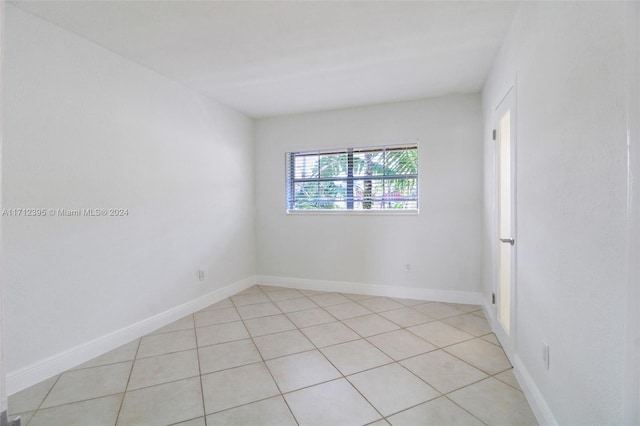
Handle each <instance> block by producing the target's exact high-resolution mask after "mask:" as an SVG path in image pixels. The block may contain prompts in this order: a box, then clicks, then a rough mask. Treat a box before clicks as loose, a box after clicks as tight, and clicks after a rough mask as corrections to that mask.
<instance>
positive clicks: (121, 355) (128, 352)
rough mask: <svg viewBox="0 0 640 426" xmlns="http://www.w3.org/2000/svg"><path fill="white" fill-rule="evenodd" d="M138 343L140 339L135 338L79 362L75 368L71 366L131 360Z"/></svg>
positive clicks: (89, 365)
mask: <svg viewBox="0 0 640 426" xmlns="http://www.w3.org/2000/svg"><path fill="white" fill-rule="evenodd" d="M139 344H140V339H136V340H134V341H133V342H129V343H127V344H126V345H122V346H120V347H119V348H117V349H114V350H112V351H109V352H107V353H106V354H104V355H100V356H99V357H96V358H94V359H92V360H91V361H87V362H85V363H84V364H80V365H79V366H77V367H76V368H72V370H80V369H82V368H91V367H99V366H101V365H109V364H116V363H118V362H125V361H133V360H134V359H135V358H136V352H137V351H138V346H139Z"/></svg>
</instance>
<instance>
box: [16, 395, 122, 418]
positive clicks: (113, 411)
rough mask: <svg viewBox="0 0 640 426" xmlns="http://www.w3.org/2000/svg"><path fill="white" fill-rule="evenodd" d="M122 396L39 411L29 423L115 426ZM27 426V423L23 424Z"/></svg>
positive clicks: (112, 396)
mask: <svg viewBox="0 0 640 426" xmlns="http://www.w3.org/2000/svg"><path fill="white" fill-rule="evenodd" d="M122 395H123V394H118V395H111V396H107V397H103V398H97V399H91V400H88V401H82V402H76V403H73V404H68V405H62V406H59V407H53V408H47V409H45V410H39V411H38V412H36V414H35V415H34V416H33V417H32V418H31V421H29V424H30V425H33V426H87V425H89V424H90V425H91V426H103V425H104V426H113V425H114V424H115V423H116V419H117V417H118V411H119V410H120V403H121V402H122ZM22 424H23V425H26V422H25V423H22Z"/></svg>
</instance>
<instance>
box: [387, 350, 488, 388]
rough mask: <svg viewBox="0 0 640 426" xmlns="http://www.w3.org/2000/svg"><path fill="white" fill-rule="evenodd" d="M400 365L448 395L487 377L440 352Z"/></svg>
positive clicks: (405, 361) (403, 362)
mask: <svg viewBox="0 0 640 426" xmlns="http://www.w3.org/2000/svg"><path fill="white" fill-rule="evenodd" d="M400 364H402V365H404V366H405V367H406V368H408V369H409V370H411V371H412V372H413V373H415V375H416V376H418V377H420V378H421V379H422V380H424V381H425V382H427V383H429V384H430V385H431V386H433V387H434V388H436V389H437V390H438V391H440V392H441V393H449V392H451V391H454V390H456V389H460V388H461V387H463V386H466V385H469V384H471V383H475V382H477V381H480V380H482V379H484V378H486V377H487V375H486V374H485V373H483V372H482V371H480V370H478V369H477V368H474V367H472V366H470V365H469V364H467V363H466V362H463V361H460V360H459V359H458V358H456V357H454V356H452V355H449V354H448V353H446V352H444V351H442V350H438V351H434V352H429V353H428V354H424V355H420V356H417V357H415V358H410V359H407V360H404V361H402V362H401V363H400Z"/></svg>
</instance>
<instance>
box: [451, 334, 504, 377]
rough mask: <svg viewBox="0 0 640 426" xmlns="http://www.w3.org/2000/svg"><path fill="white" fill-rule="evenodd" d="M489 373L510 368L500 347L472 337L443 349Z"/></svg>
mask: <svg viewBox="0 0 640 426" xmlns="http://www.w3.org/2000/svg"><path fill="white" fill-rule="evenodd" d="M445 350H446V351H447V352H449V353H450V354H453V355H455V356H457V357H458V358H460V359H462V360H464V361H466V362H468V363H469V364H471V365H473V366H474V367H476V368H478V369H480V370H482V371H484V372H486V373H488V374H489V375H492V374H496V373H499V372H501V371H504V370H507V369H510V368H511V364H510V363H509V360H508V359H507V356H506V355H505V354H504V351H503V350H502V348H500V347H498V346H496V345H492V344H491V343H489V342H486V341H484V340H482V339H473V340H469V341H467V342H462V343H459V344H457V345H454V346H450V347H448V348H446V349H445Z"/></svg>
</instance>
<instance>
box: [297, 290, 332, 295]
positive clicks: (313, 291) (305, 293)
mask: <svg viewBox="0 0 640 426" xmlns="http://www.w3.org/2000/svg"><path fill="white" fill-rule="evenodd" d="M298 291H299V292H300V293H302V294H304V295H305V296H314V295H316V294H327V292H326V291H320V290H306V289H298Z"/></svg>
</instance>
